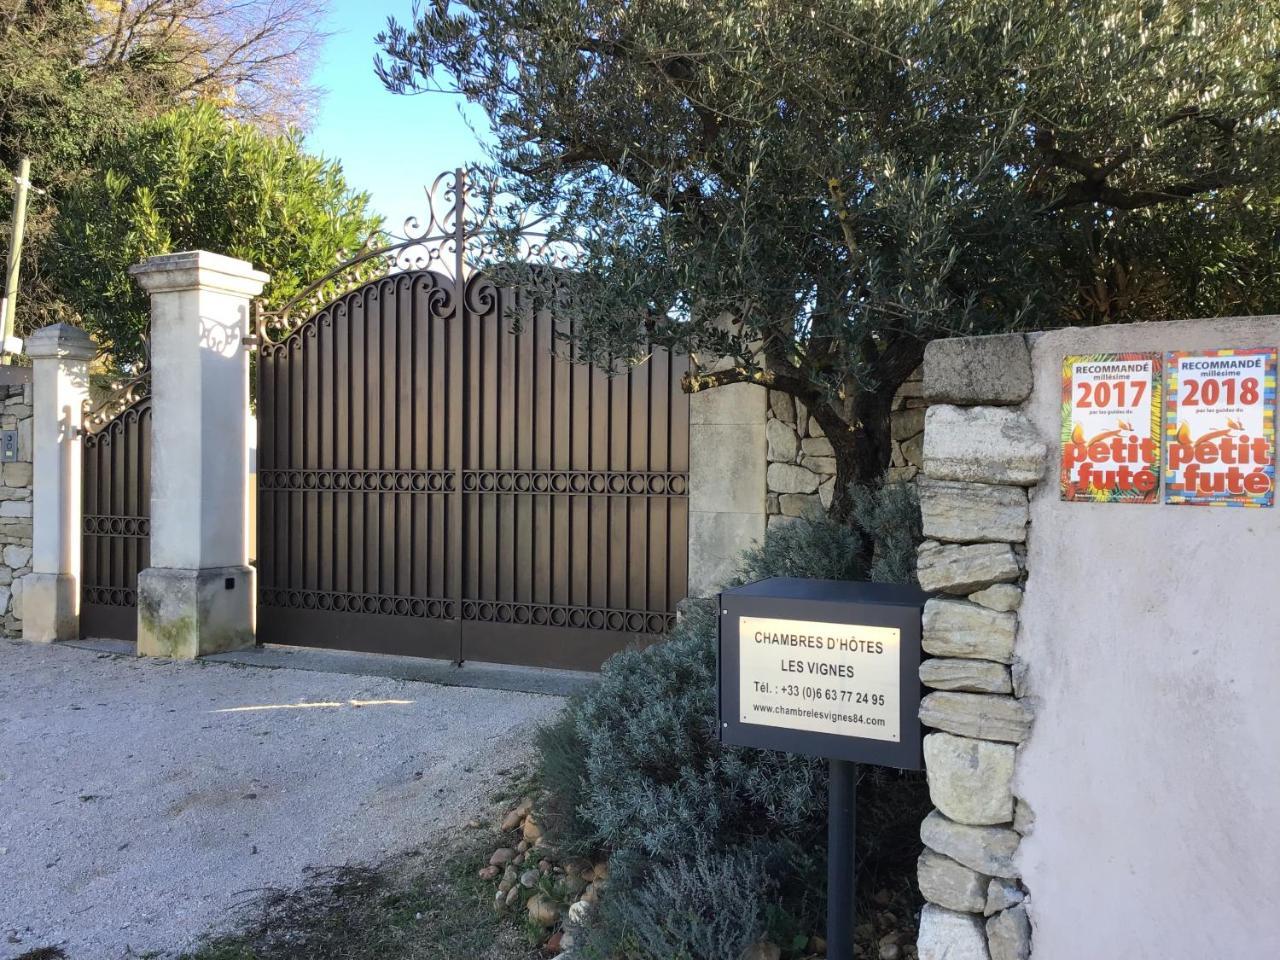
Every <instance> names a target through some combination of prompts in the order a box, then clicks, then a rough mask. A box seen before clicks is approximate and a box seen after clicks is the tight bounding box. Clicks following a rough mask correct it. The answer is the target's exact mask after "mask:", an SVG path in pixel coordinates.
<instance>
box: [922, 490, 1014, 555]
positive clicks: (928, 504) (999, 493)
mask: <svg viewBox="0 0 1280 960" xmlns="http://www.w3.org/2000/svg"><path fill="white" fill-rule="evenodd" d="M919 487H920V518H921V520H922V521H923V522H924V535H925V536H926V537H928V538H929V539H931V540H944V541H947V542H949V543H980V542H983V541H988V540H996V541H1001V542H1004V543H1023V542H1025V541H1026V539H1027V521H1028V510H1027V491H1026V489H1025V488H1023V487H1014V486H1009V485H1007V484H991V483H963V482H961V481H957V480H934V479H932V478H930V477H924V478H922V479H921V480H920V485H919Z"/></svg>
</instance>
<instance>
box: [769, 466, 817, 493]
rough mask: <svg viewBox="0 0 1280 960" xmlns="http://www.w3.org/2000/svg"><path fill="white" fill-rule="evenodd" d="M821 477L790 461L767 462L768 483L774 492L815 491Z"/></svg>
mask: <svg viewBox="0 0 1280 960" xmlns="http://www.w3.org/2000/svg"><path fill="white" fill-rule="evenodd" d="M820 480H821V478H820V477H819V476H818V475H817V474H816V473H814V472H813V471H812V470H807V469H805V468H804V467H798V466H795V465H794V464H790V463H771V464H769V474H768V485H769V489H770V490H772V491H773V492H774V493H816V492H817V490H818V483H819V481H820Z"/></svg>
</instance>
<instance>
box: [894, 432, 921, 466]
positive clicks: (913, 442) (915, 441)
mask: <svg viewBox="0 0 1280 960" xmlns="http://www.w3.org/2000/svg"><path fill="white" fill-rule="evenodd" d="M899 449H900V450H901V451H902V459H903V460H905V461H906V462H907V464H908V465H909V466H912V467H919V466H921V465H923V464H924V434H923V433H917V434H916V435H915V436H914V437H908V438H907V439H906V440H903V441H902V443H901V444H899Z"/></svg>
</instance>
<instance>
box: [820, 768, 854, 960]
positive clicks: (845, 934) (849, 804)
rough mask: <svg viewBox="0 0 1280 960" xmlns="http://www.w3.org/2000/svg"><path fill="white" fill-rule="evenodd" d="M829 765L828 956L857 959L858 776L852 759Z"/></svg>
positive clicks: (829, 957) (847, 959)
mask: <svg viewBox="0 0 1280 960" xmlns="http://www.w3.org/2000/svg"><path fill="white" fill-rule="evenodd" d="M827 769H828V771H829V774H828V784H827V960H853V927H854V908H853V899H854V893H855V890H856V883H855V880H856V874H855V871H854V853H853V845H854V839H855V838H856V836H857V832H858V830H857V823H856V822H855V819H854V818H855V807H856V802H857V796H858V780H857V776H856V767H855V765H854V764H853V763H852V762H850V761H848V760H830V761H828V767H827Z"/></svg>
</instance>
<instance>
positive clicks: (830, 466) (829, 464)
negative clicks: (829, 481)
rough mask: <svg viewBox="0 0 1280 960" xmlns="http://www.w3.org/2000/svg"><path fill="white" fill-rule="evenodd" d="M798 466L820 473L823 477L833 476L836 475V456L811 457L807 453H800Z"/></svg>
mask: <svg viewBox="0 0 1280 960" xmlns="http://www.w3.org/2000/svg"><path fill="white" fill-rule="evenodd" d="M800 466H802V467H804V468H805V469H807V470H812V471H813V472H814V473H820V474H822V475H823V476H825V477H834V476H835V475H836V458H835V457H811V456H809V455H808V454H807V453H802V454H801V455H800Z"/></svg>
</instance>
